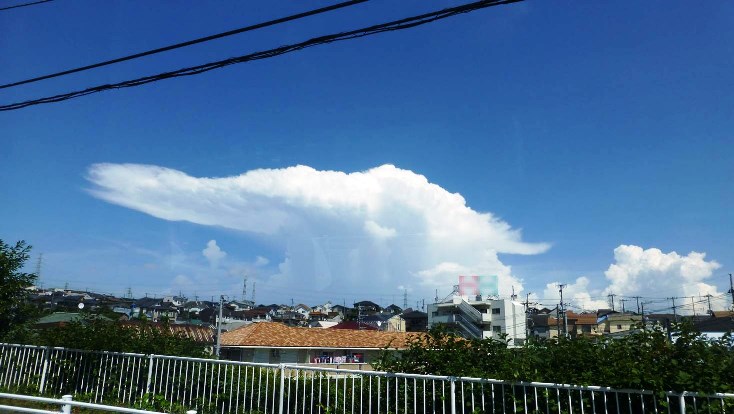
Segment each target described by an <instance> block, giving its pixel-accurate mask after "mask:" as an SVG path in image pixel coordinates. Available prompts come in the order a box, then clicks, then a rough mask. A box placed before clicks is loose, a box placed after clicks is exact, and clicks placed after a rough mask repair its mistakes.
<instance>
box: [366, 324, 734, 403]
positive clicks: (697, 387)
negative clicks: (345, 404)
mask: <svg viewBox="0 0 734 414" xmlns="http://www.w3.org/2000/svg"><path fill="white" fill-rule="evenodd" d="M675 328H676V334H675V335H674V337H673V340H672V341H671V340H670V339H669V338H668V335H667V333H666V332H665V331H664V330H663V329H662V328H660V327H656V328H654V329H647V330H640V331H639V332H636V333H633V334H631V335H629V336H627V337H624V338H619V339H609V338H606V337H597V338H589V337H581V338H577V339H565V338H560V339H552V340H531V341H529V342H527V343H526V344H525V345H524V346H523V347H518V348H510V347H508V345H507V343H506V342H504V341H499V340H493V339H484V340H479V339H474V340H467V339H463V338H460V337H457V336H455V335H453V334H452V333H450V332H447V331H444V330H441V329H434V330H433V331H431V332H430V333H429V335H428V338H421V339H416V340H415V341H414V342H413V343H412V344H411V345H410V347H409V349H407V350H405V351H402V352H394V351H385V352H384V353H383V355H382V357H381V358H380V360H379V361H378V363H377V364H375V367H376V368H377V369H380V370H386V371H392V372H410V373H418V374H434V375H450V376H467V377H480V378H496V379H503V380H510V381H539V382H550V383H563V384H579V385H599V386H608V387H615V388H632V389H647V390H655V391H684V390H685V391H701V392H732V391H734V352H732V349H734V337H732V335H731V333H729V334H727V335H725V336H724V337H723V338H722V339H718V340H711V339H708V338H706V337H705V336H703V335H701V333H699V332H697V331H695V330H694V329H693V326H692V324H690V323H688V324H686V323H684V324H682V325H680V326H677V327H675Z"/></svg>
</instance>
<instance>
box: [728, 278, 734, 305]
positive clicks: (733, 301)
mask: <svg viewBox="0 0 734 414" xmlns="http://www.w3.org/2000/svg"><path fill="white" fill-rule="evenodd" d="M729 293H730V294H731V309H732V310H734V282H732V278H731V273H729Z"/></svg>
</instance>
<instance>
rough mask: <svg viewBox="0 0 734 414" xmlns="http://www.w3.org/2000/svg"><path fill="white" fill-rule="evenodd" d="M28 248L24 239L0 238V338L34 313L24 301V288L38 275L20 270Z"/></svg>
mask: <svg viewBox="0 0 734 414" xmlns="http://www.w3.org/2000/svg"><path fill="white" fill-rule="evenodd" d="M30 251H31V246H29V245H27V244H26V242H25V241H23V240H21V241H18V242H16V243H15V245H10V244H7V243H5V242H4V241H3V240H0V338H4V337H6V336H7V335H8V333H9V332H11V331H12V330H14V329H17V328H18V327H19V326H21V325H23V324H24V323H25V322H27V321H28V320H30V319H32V318H33V317H35V315H36V314H37V312H36V308H35V307H34V306H32V305H31V304H29V303H28V301H27V298H28V290H27V288H29V287H31V286H33V285H34V284H35V282H36V279H37V277H38V276H37V275H36V274H33V273H26V272H23V266H24V265H25V262H26V261H27V260H28V259H29V258H30Z"/></svg>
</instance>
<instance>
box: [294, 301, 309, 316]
mask: <svg viewBox="0 0 734 414" xmlns="http://www.w3.org/2000/svg"><path fill="white" fill-rule="evenodd" d="M293 311H294V312H298V313H300V314H301V315H303V319H308V315H309V314H310V313H311V312H313V309H311V307H310V306H306V305H304V304H303V303H299V304H298V305H296V306H295V307H294V308H293Z"/></svg>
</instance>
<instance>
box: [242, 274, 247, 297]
mask: <svg viewBox="0 0 734 414" xmlns="http://www.w3.org/2000/svg"><path fill="white" fill-rule="evenodd" d="M246 300H247V275H245V281H244V283H242V301H243V302H244V301H246Z"/></svg>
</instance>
